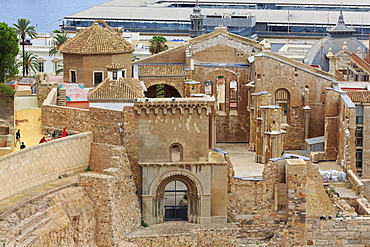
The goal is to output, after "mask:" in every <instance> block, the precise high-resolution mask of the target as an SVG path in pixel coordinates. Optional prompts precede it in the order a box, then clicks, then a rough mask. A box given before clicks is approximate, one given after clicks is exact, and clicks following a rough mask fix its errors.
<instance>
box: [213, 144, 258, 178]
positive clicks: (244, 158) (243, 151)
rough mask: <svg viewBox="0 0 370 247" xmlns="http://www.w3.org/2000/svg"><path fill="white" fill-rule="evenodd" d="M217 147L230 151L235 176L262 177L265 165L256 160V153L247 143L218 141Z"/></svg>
mask: <svg viewBox="0 0 370 247" xmlns="http://www.w3.org/2000/svg"><path fill="white" fill-rule="evenodd" d="M216 147H218V148H221V149H222V150H223V151H226V152H228V153H229V155H230V159H231V162H232V163H233V167H234V171H235V176H238V177H245V178H260V177H262V172H263V167H264V165H263V164H260V163H256V162H255V155H256V153H254V152H251V151H248V144H247V143H217V144H216Z"/></svg>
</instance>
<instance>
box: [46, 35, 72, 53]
mask: <svg viewBox="0 0 370 247" xmlns="http://www.w3.org/2000/svg"><path fill="white" fill-rule="evenodd" d="M69 38H70V37H69V35H68V34H66V33H57V34H56V35H55V37H54V39H55V41H54V42H53V44H54V46H53V47H51V48H50V50H49V56H51V57H52V56H55V55H56V54H57V53H58V52H59V49H60V46H61V45H62V44H64V43H65V42H66V41H67V40H68V39H69Z"/></svg>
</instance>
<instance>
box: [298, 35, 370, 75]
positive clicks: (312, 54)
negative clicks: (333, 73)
mask: <svg viewBox="0 0 370 247" xmlns="http://www.w3.org/2000/svg"><path fill="white" fill-rule="evenodd" d="M344 42H346V43H347V44H346V45H347V50H348V51H350V52H357V49H358V48H360V51H361V52H365V51H366V46H365V45H364V44H363V43H362V42H360V41H359V40H357V39H356V38H354V37H351V38H333V37H325V38H323V39H321V40H319V41H318V42H316V44H314V45H313V46H312V47H311V49H310V50H309V51H308V52H307V54H306V56H305V58H304V60H303V62H304V63H305V64H309V65H320V66H321V69H322V70H324V71H329V59H328V58H327V57H326V54H328V52H329V49H330V48H331V52H332V53H333V54H334V55H335V54H336V53H337V52H339V51H341V50H343V45H344Z"/></svg>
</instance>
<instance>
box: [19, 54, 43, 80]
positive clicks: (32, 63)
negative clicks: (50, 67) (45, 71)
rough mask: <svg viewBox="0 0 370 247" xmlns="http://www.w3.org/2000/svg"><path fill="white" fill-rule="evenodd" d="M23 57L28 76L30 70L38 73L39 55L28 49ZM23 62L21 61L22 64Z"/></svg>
mask: <svg viewBox="0 0 370 247" xmlns="http://www.w3.org/2000/svg"><path fill="white" fill-rule="evenodd" d="M21 58H22V61H23V62H22V63H23V64H24V66H23V67H24V69H25V73H26V76H28V74H29V72H30V71H32V72H33V73H35V74H36V73H37V71H38V69H39V62H38V61H37V55H35V54H33V53H31V52H28V51H26V52H25V53H24V56H23V55H22V56H21ZM22 63H19V65H22Z"/></svg>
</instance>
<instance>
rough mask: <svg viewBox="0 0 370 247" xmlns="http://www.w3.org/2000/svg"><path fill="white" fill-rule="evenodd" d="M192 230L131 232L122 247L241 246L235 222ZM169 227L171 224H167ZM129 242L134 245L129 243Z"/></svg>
mask: <svg viewBox="0 0 370 247" xmlns="http://www.w3.org/2000/svg"><path fill="white" fill-rule="evenodd" d="M198 226H199V228H198V229H193V230H192V231H190V230H188V229H186V233H184V232H181V231H184V230H183V229H181V228H180V227H178V228H177V229H173V231H175V232H177V233H176V234H163V233H162V234H161V233H158V234H153V233H152V234H148V235H146V236H142V235H140V236H135V234H130V236H127V237H126V238H125V241H123V242H121V244H120V245H119V246H120V247H124V246H151V247H173V246H182V247H191V246H198V247H206V246H215V247H224V246H240V243H241V242H240V239H239V238H238V232H239V229H238V228H237V227H236V226H235V225H233V224H228V225H226V224H223V225H214V224H212V225H205V226H204V227H201V225H198ZM167 227H168V228H169V229H170V228H171V226H167ZM128 243H131V244H134V245H127V244H128Z"/></svg>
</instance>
